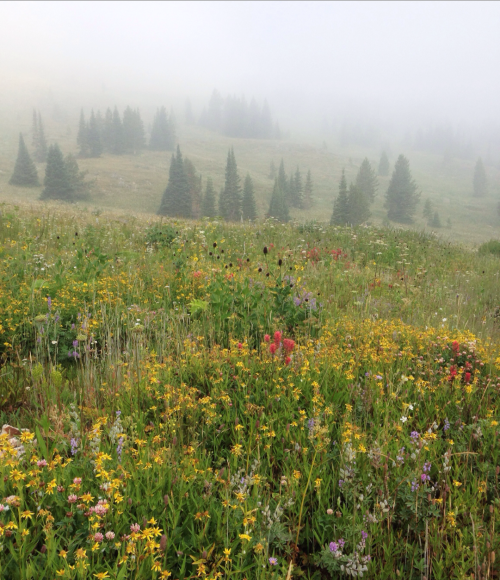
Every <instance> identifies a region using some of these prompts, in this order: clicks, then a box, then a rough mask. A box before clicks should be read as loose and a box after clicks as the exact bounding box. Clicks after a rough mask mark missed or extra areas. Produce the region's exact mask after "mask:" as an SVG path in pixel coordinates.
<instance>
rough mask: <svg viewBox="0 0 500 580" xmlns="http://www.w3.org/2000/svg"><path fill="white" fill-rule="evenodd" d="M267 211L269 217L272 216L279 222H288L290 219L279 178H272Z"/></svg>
mask: <svg viewBox="0 0 500 580" xmlns="http://www.w3.org/2000/svg"><path fill="white" fill-rule="evenodd" d="M267 213H268V215H269V217H273V218H275V219H277V220H279V221H280V222H288V221H289V220H290V214H289V212H288V204H287V201H286V195H285V192H284V191H283V190H282V189H281V184H280V181H279V178H276V179H275V180H274V187H273V193H272V195H271V201H270V203H269V211H268V212H267Z"/></svg>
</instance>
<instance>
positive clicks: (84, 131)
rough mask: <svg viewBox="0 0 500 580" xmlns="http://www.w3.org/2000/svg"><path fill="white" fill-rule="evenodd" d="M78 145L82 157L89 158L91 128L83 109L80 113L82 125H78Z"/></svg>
mask: <svg viewBox="0 0 500 580" xmlns="http://www.w3.org/2000/svg"><path fill="white" fill-rule="evenodd" d="M76 144H77V145H78V149H79V150H80V151H79V155H80V157H88V156H89V128H88V125H87V123H86V122H85V115H84V114H83V109H82V110H81V112H80V123H79V124H78V135H77V136H76Z"/></svg>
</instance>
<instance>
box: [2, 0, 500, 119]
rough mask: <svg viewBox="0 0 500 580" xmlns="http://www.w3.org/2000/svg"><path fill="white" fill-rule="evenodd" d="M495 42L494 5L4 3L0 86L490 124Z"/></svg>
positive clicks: (499, 60) (497, 8) (499, 10)
mask: <svg viewBox="0 0 500 580" xmlns="http://www.w3.org/2000/svg"><path fill="white" fill-rule="evenodd" d="M499 38H500V3H498V2H330V3H329V2H200V3H199V2H137V3H135V2H35V3H31V2H6V1H3V2H1V3H0V83H1V85H2V86H1V91H2V92H3V91H9V90H12V91H15V90H17V88H18V87H23V88H30V89H33V88H36V89H43V88H50V87H52V88H54V87H67V90H68V91H69V92H71V91H75V90H86V91H93V90H96V91H97V90H101V91H102V87H103V85H105V87H106V91H108V93H110V94H116V93H120V92H121V93H123V94H126V93H129V94H136V95H137V94H139V93H143V94H144V95H148V94H149V95H151V94H152V95H154V94H162V95H169V94H171V95H172V97H181V96H182V98H184V97H186V96H191V98H192V99H193V100H194V101H196V99H197V98H199V99H205V100H206V99H207V98H208V96H209V95H210V93H211V91H212V90H213V88H214V87H217V88H218V89H219V90H220V91H221V92H222V93H223V94H227V93H236V94H242V93H244V94H245V95H246V96H247V97H248V98H250V97H251V96H252V95H254V96H256V97H257V98H259V99H262V98H263V97H268V99H269V101H270V103H271V107H272V109H273V111H275V112H276V110H277V109H279V107H281V106H283V107H284V109H286V108H291V107H292V104H293V103H300V104H301V105H302V106H304V107H305V106H306V105H311V104H315V106H316V105H318V104H321V106H326V104H330V105H331V106H337V105H338V104H341V103H343V104H344V105H345V103H351V104H352V103H356V104H358V105H359V107H360V108H361V109H363V107H365V108H366V110H367V111H370V110H374V111H379V112H380V111H382V112H384V113H387V112H391V111H395V110H399V111H416V110H418V111H426V112H428V113H429V114H430V115H434V116H438V117H439V116H448V117H449V118H452V119H453V120H457V119H467V118H472V117H474V118H477V119H483V118H492V119H495V120H498V119H499V117H500V113H499V109H500V106H499V102H500V99H499V97H500V76H499V73H500V40H499ZM1 79H4V81H3V82H2V80H1Z"/></svg>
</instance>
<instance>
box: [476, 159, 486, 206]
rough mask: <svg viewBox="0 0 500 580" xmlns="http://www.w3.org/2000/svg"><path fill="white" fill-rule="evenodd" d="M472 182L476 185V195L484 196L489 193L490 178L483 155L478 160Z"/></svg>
mask: <svg viewBox="0 0 500 580" xmlns="http://www.w3.org/2000/svg"><path fill="white" fill-rule="evenodd" d="M472 183H473V185H474V196H475V197H483V196H485V195H486V194H487V193H488V180H487V178H486V171H485V169H484V165H483V160H482V159H481V157H480V158H479V159H478V160H477V162H476V167H475V169H474V178H473V180H472Z"/></svg>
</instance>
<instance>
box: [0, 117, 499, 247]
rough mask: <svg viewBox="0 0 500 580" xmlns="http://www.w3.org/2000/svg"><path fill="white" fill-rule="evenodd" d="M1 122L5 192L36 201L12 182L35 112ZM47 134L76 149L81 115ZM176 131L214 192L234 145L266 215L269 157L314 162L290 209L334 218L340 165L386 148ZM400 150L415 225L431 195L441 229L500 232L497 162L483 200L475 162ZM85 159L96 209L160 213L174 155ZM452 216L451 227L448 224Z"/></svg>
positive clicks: (464, 236) (349, 169) (379, 216)
mask: <svg viewBox="0 0 500 580" xmlns="http://www.w3.org/2000/svg"><path fill="white" fill-rule="evenodd" d="M0 127H1V128H2V135H1V141H0V199H2V200H5V201H12V200H24V201H32V200H35V199H36V198H37V197H38V196H39V193H40V189H33V190H24V189H19V188H16V187H12V186H9V184H8V180H9V178H10V175H11V172H12V169H13V166H14V162H15V158H16V154H17V135H18V131H19V130H23V132H24V133H25V135H26V136H27V139H26V141H27V144H28V146H29V145H30V143H31V137H30V117H29V116H28V115H19V116H17V117H15V118H6V116H4V118H3V119H2V120H1V124H0ZM46 133H47V135H48V136H49V139H50V140H57V141H58V142H59V144H60V146H61V148H62V150H63V152H64V153H68V152H73V153H76V152H77V150H76V122H75V123H73V124H71V125H68V124H63V123H55V122H54V121H50V120H49V121H48V122H47V127H46ZM178 138H179V143H180V146H181V149H182V152H183V153H184V154H185V155H186V156H187V157H189V158H190V159H191V160H192V161H193V162H194V164H195V167H196V169H197V170H198V171H199V172H200V173H201V175H202V176H203V178H204V179H206V178H207V177H208V176H211V177H212V178H213V180H214V184H215V187H216V191H219V190H220V187H221V186H222V184H223V179H224V169H225V163H226V157H227V151H228V148H229V147H231V146H233V147H234V149H235V155H236V161H237V163H238V168H239V171H240V176H241V177H242V178H243V177H244V176H245V174H246V173H247V172H249V173H250V175H251V176H252V178H253V179H254V182H255V187H256V195H257V203H258V210H259V213H260V215H261V216H263V215H264V214H265V212H266V211H267V209H268V207H269V199H270V195H271V191H272V182H271V180H270V179H269V177H268V174H269V166H270V163H271V161H274V163H275V165H276V166H277V165H279V162H280V160H281V159H284V161H285V167H286V169H287V171H288V172H289V173H290V172H291V171H292V170H295V168H296V167H297V165H298V166H299V167H300V169H301V171H302V174H303V176H304V178H305V174H306V172H307V170H308V169H310V170H311V172H312V176H313V180H314V196H315V201H316V203H315V205H314V207H313V208H312V209H311V210H309V211H297V210H294V211H292V214H291V215H292V217H293V218H294V219H297V220H299V221H308V220H309V221H310V220H320V221H328V220H329V218H330V215H331V212H332V207H333V199H334V197H335V196H336V194H337V189H338V182H339V179H340V174H341V171H342V168H344V167H345V169H346V174H347V178H348V180H351V179H352V180H354V178H355V176H356V173H357V170H358V168H359V165H360V164H361V161H362V159H363V158H364V157H365V156H367V157H368V158H369V159H370V161H371V162H372V164H373V166H374V167H377V165H378V160H379V154H380V152H379V151H373V150H362V149H349V148H340V147H339V146H338V145H337V144H336V143H333V142H323V141H322V139H320V138H318V139H317V141H313V142H311V141H310V140H308V139H307V138H303V139H302V138H299V137H297V138H292V139H290V140H286V141H261V140H250V139H231V138H227V137H224V136H221V135H217V134H214V133H212V132H210V131H207V130H205V129H203V128H200V127H197V126H180V128H179V129H178ZM399 153H404V154H405V155H406V156H407V157H408V158H409V159H410V166H411V169H412V172H413V176H414V178H415V180H416V181H417V184H418V186H419V187H420V189H421V190H422V202H421V204H420V206H419V209H418V212H417V216H416V220H415V224H414V227H415V228H417V229H422V230H427V231H430V229H429V228H428V227H427V225H426V220H424V218H423V216H422V211H423V204H424V201H425V199H427V198H429V199H431V201H432V203H433V206H434V209H435V211H438V212H439V215H440V218H441V222H442V225H443V227H442V228H441V229H439V230H438V231H437V233H438V235H440V236H441V237H443V238H444V239H449V240H454V241H458V242H461V243H467V244H471V245H474V244H478V243H480V242H482V241H485V240H488V239H491V238H494V237H498V236H499V234H500V216H499V215H498V212H497V204H498V202H499V201H500V173H499V171H498V169H497V168H495V167H493V166H490V167H487V172H488V177H489V181H490V193H489V195H488V196H487V197H486V198H483V199H477V198H474V197H473V196H472V175H473V171H474V162H473V161H466V160H458V159H452V160H451V161H448V162H447V163H446V164H444V163H443V159H442V158H441V157H439V156H435V155H431V154H423V153H418V152H414V151H405V150H404V149H401V150H400V149H398V148H397V147H394V154H393V158H392V159H391V163H394V161H395V158H396V157H397V155H398V154H399ZM79 164H80V167H81V168H82V169H86V170H88V171H89V178H91V179H95V186H94V189H93V195H92V200H91V202H89V203H88V204H87V205H88V206H90V207H91V208H95V207H100V208H111V209H123V210H128V211H135V212H146V213H155V212H156V211H157V209H158V207H159V203H160V199H161V196H162V193H163V191H164V189H165V187H166V184H167V180H168V168H169V164H170V154H168V153H157V152H150V151H144V152H142V153H141V154H140V155H137V156H130V155H124V156H111V155H104V156H103V157H102V158H100V159H82V160H80V161H79ZM38 170H39V175H40V177H41V178H42V179H43V175H44V166H43V165H39V166H38ZM388 181H389V178H380V179H379V182H380V187H379V193H378V198H377V200H376V202H375V204H374V205H373V207H372V219H371V221H372V222H373V223H375V224H382V223H383V222H384V219H385V215H386V212H385V210H384V208H383V202H384V196H385V191H386V189H387V185H388ZM448 218H449V219H450V220H451V228H448V227H446V224H447V220H448Z"/></svg>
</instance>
